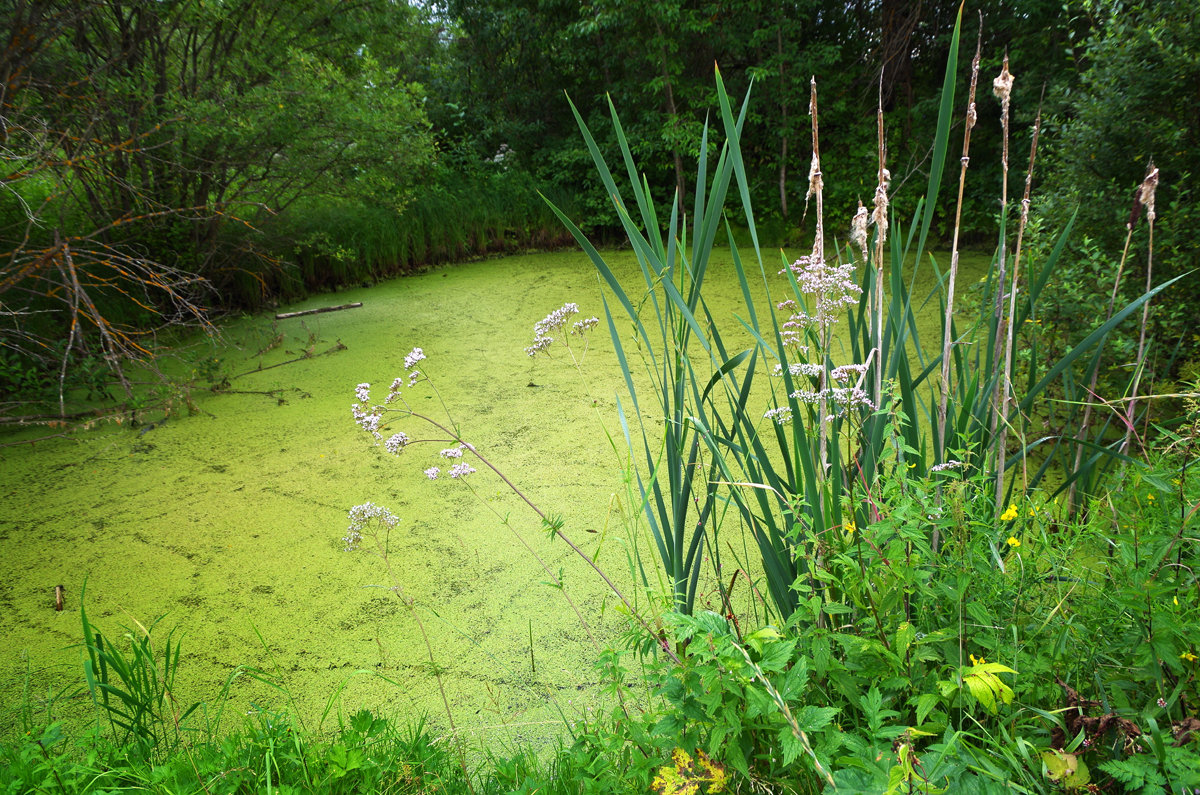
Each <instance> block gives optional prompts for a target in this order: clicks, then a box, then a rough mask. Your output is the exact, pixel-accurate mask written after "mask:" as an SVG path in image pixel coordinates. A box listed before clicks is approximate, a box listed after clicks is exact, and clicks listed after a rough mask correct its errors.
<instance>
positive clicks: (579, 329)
mask: <svg viewBox="0 0 1200 795" xmlns="http://www.w3.org/2000/svg"><path fill="white" fill-rule="evenodd" d="M578 314H579V305H578V304H574V303H566V304H563V305H562V306H560V307H559V308H558V309H555V310H554V311H553V312H551V313H550V314H548V315H546V316H545V317H544V318H542V319H541V320H539V321H538V322H537V323H534V324H533V344H532V345H530V346H529V347H528V348H526V349H525V353H526V355H528V356H537V355H538V354H539V353H542V352H543V351H545V350H547V349H548V348H549V347H550V345H551V343H553V342H554V337H552V336H550V335H551V332H555V331H559V330H561V329H565V328H566V327H567V323H568V322H569V321H570V319H571V318H572V317H574V316H575V315H578ZM599 322H600V318H598V317H589V318H587V319H586V320H579V321H576V323H575V324H574V325H573V326H572V327H571V334H573V335H577V336H583V335H584V334H586V333H587V332H588V331H591V330H592V329H593V328H595V327H596V325H597V324H598V323H599Z"/></svg>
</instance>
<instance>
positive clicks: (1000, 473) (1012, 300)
mask: <svg viewBox="0 0 1200 795" xmlns="http://www.w3.org/2000/svg"><path fill="white" fill-rule="evenodd" d="M1044 98H1045V89H1044V88H1043V99H1044ZM1041 131H1042V103H1041V101H1040V100H1039V101H1038V112H1037V117H1036V118H1035V119H1034V121H1033V137H1032V141H1031V142H1030V144H1029V168H1028V169H1027V170H1026V171H1025V195H1024V196H1023V197H1022V198H1021V220H1020V223H1018V224H1017V247H1016V252H1015V253H1014V255H1013V273H1012V287H1011V288H1010V289H1009V291H1008V328H1007V329H1006V330H1005V334H1004V339H1005V341H1006V343H1005V349H1004V376H1003V379H1004V384H1003V386H1004V394H1003V398H1002V400H1001V401H1000V420H1001V423H1002V425H1001V426H1000V440H999V443H998V449H999V450H1000V460H999V462H998V465H997V477H998V478H999V479H1000V480H1003V479H1004V456H1005V445H1006V444H1007V434H1008V422H1007V421H1008V405H1009V403H1011V402H1012V354H1013V337H1014V336H1015V333H1016V332H1015V330H1014V328H1013V326H1014V318H1015V317H1016V315H1017V293H1018V292H1020V287H1019V284H1020V277H1021V250H1022V249H1021V244H1022V241H1023V240H1024V239H1025V227H1026V226H1027V225H1028V223H1029V195H1030V193H1031V192H1032V189H1033V166H1034V163H1035V162H1036V161H1037V147H1038V136H1039V134H1040V133H1041ZM1027 464H1028V459H1026V458H1025V457H1024V456H1022V458H1021V467H1022V472H1025V478H1026V482H1028V472H1026V467H1027ZM1076 469H1078V467H1076Z"/></svg>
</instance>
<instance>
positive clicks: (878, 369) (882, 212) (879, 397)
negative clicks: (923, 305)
mask: <svg viewBox="0 0 1200 795" xmlns="http://www.w3.org/2000/svg"><path fill="white" fill-rule="evenodd" d="M879 82H880V87H879V105H878V109H877V110H876V113H875V126H876V131H877V135H878V141H877V144H878V147H879V174H878V176H879V181H878V183H877V184H876V185H875V200H874V205H875V208H874V210H873V211H872V213H871V219H872V221H874V223H875V291H874V296H873V298H874V304H875V305H874V310H875V311H874V313H873V314H874V318H875V329H874V334H873V335H872V337H873V341H874V343H875V350H874V353H876V354H878V355H879V356H880V357H882V353H883V246H884V243H885V242H886V241H887V230H888V186H889V185H890V184H891V181H892V174H891V172H890V171H888V170H887V140H886V139H885V138H884V135H883V73H882V72H880V75H879ZM882 401H883V362H882V360H880V361H877V362H876V363H875V402H876V405H882Z"/></svg>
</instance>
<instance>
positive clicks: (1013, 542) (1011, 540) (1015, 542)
mask: <svg viewBox="0 0 1200 795" xmlns="http://www.w3.org/2000/svg"><path fill="white" fill-rule="evenodd" d="M1007 543H1008V545H1009V546H1010V547H1013V548H1014V549H1015V548H1017V547H1019V546H1021V542H1020V541H1019V540H1018V539H1017V538H1016V536H1009V537H1008V542H1007Z"/></svg>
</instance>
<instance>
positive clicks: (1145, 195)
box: [1139, 163, 1158, 223]
mask: <svg viewBox="0 0 1200 795" xmlns="http://www.w3.org/2000/svg"><path fill="white" fill-rule="evenodd" d="M1157 188H1158V169H1157V168H1155V167H1154V163H1151V164H1150V173H1149V174H1147V175H1146V179H1145V180H1143V181H1142V187H1141V196H1139V198H1140V199H1141V202H1142V206H1144V207H1145V208H1146V221H1148V222H1149V223H1154V216H1155V213H1154V191H1155V190H1156V189H1157Z"/></svg>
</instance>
